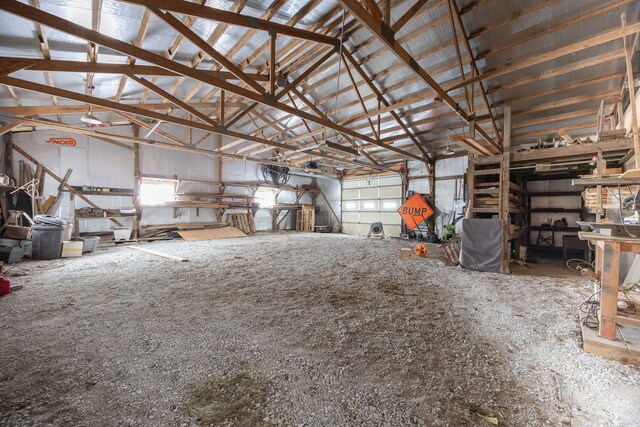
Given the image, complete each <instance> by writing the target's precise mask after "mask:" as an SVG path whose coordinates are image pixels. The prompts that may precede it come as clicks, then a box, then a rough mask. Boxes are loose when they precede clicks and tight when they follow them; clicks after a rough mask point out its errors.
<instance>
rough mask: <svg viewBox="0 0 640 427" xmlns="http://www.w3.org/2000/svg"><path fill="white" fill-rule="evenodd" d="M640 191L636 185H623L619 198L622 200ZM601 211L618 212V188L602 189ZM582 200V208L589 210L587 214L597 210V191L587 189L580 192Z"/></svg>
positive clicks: (639, 187) (595, 189)
mask: <svg viewBox="0 0 640 427" xmlns="http://www.w3.org/2000/svg"><path fill="white" fill-rule="evenodd" d="M638 190H640V186H638V185H623V186H621V187H620V197H621V198H622V200H624V199H625V198H627V197H629V196H631V197H633V196H635V194H636V193H637V192H638ZM600 191H601V192H602V209H615V210H616V211H618V210H620V201H619V200H618V187H602V188H601V189H600ZM582 198H583V199H584V206H585V207H586V208H587V209H589V212H592V213H594V212H596V211H597V208H598V189H597V188H587V189H586V190H584V191H583V192H582Z"/></svg>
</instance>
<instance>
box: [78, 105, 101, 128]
mask: <svg viewBox="0 0 640 427" xmlns="http://www.w3.org/2000/svg"><path fill="white" fill-rule="evenodd" d="M80 121H82V122H85V123H87V124H90V125H101V124H102V121H100V119H99V118H97V117H96V116H94V115H93V112H92V111H91V105H89V112H88V113H84V114H83V115H82V117H80Z"/></svg>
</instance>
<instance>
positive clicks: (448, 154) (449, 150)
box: [442, 129, 456, 156]
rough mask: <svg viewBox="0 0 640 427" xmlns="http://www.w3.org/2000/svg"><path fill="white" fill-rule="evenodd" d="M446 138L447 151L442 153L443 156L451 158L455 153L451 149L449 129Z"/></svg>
mask: <svg viewBox="0 0 640 427" xmlns="http://www.w3.org/2000/svg"><path fill="white" fill-rule="evenodd" d="M447 132H448V137H447V149H446V150H444V151H443V152H442V154H443V155H445V156H453V155H454V154H456V153H455V151H453V150H452V149H451V129H447Z"/></svg>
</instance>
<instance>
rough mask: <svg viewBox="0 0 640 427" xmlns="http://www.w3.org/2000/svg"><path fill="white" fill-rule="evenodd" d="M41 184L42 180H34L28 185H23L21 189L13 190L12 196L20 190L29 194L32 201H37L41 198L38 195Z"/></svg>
mask: <svg viewBox="0 0 640 427" xmlns="http://www.w3.org/2000/svg"><path fill="white" fill-rule="evenodd" d="M39 183H40V180H38V179H32V180H31V181H29V182H27V183H26V184H23V185H21V186H20V187H18V188H16V189H15V190H13V191H12V192H11V194H15V193H17V192H18V191H20V190H24V192H25V193H27V195H28V196H29V197H31V198H32V199H37V198H38V197H39V196H40V195H39V194H38V184H39Z"/></svg>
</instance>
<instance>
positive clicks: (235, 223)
mask: <svg viewBox="0 0 640 427" xmlns="http://www.w3.org/2000/svg"><path fill="white" fill-rule="evenodd" d="M227 222H228V223H229V224H231V226H232V227H235V228H237V229H238V230H240V231H242V232H243V233H245V234H252V233H255V232H256V223H255V221H254V219H253V215H251V214H249V213H244V214H227Z"/></svg>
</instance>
